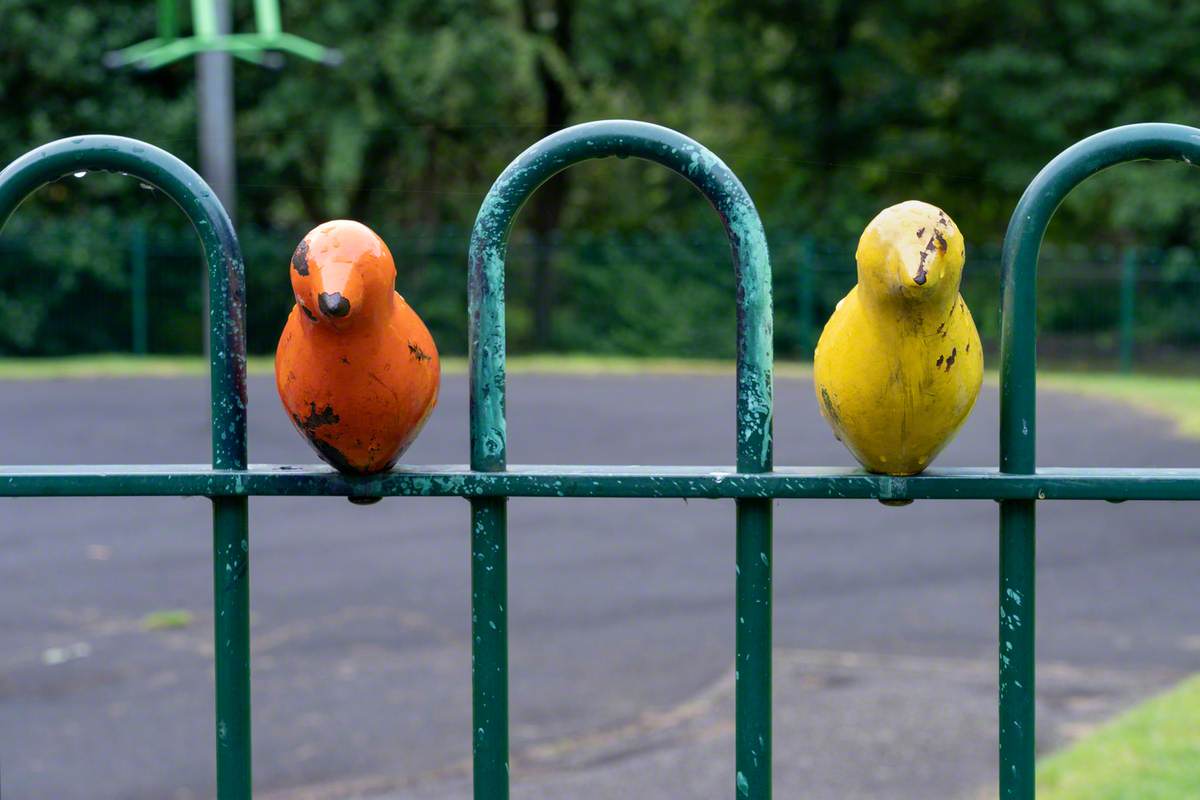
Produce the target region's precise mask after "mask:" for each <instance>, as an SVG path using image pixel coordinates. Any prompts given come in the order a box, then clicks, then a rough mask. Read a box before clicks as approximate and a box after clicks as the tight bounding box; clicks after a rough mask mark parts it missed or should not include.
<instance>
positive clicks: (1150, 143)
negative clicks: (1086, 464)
mask: <svg viewBox="0 0 1200 800" xmlns="http://www.w3.org/2000/svg"><path fill="white" fill-rule="evenodd" d="M1142 160H1158V161H1183V162H1186V163H1188V164H1200V129H1197V128H1192V127H1189V126H1187V125H1172V124H1168V123H1157V122H1150V123H1141V124H1137V125H1125V126H1122V127H1120V128H1112V129H1110V130H1107V131H1103V132H1101V133H1097V134H1095V135H1094V136H1089V137H1088V138H1086V139H1084V140H1082V141H1080V142H1078V143H1076V144H1074V145H1072V146H1071V147H1068V148H1067V149H1066V150H1064V151H1063V152H1062V153H1060V154H1059V155H1058V156H1057V157H1056V158H1055V159H1054V160H1053V161H1051V162H1050V163H1049V164H1047V165H1046V166H1045V167H1044V168H1043V169H1042V171H1041V172H1039V173H1038V174H1037V177H1035V178H1034V179H1033V180H1032V181H1031V182H1030V184H1029V186H1028V187H1026V189H1025V192H1024V194H1022V195H1021V199H1020V201H1019V202H1018V203H1017V206H1016V208H1015V209H1014V210H1013V215H1012V218H1011V219H1010V220H1009V223H1008V231H1007V232H1006V233H1005V236H1004V249H1003V253H1002V255H1001V265H1002V266H1001V269H1002V275H1003V293H1002V301H1001V303H1002V305H1001V308H1002V321H1001V332H1000V385H1001V388H1002V394H1001V398H1000V470H1001V471H1002V472H1016V473H1024V474H1029V473H1032V472H1033V471H1034V469H1035V466H1036V457H1035V440H1036V426H1035V417H1036V395H1035V380H1036V378H1035V372H1036V369H1037V331H1036V328H1037V262H1038V255H1039V253H1040V252H1041V247H1042V238H1043V237H1044V236H1045V234H1046V228H1047V226H1048V225H1049V224H1050V220H1051V218H1052V217H1053V216H1054V212H1055V211H1056V210H1057V209H1058V207H1059V205H1060V204H1061V203H1062V201H1063V199H1064V198H1065V197H1066V196H1067V195H1068V194H1070V193H1071V190H1072V189H1074V188H1075V187H1076V186H1078V185H1079V184H1080V183H1082V182H1083V181H1084V180H1086V179H1087V178H1088V177H1090V176H1092V175H1095V174H1096V173H1097V172H1101V171H1103V170H1106V169H1108V168H1109V167H1113V166H1116V165H1118V164H1123V163H1125V162H1127V161H1142Z"/></svg>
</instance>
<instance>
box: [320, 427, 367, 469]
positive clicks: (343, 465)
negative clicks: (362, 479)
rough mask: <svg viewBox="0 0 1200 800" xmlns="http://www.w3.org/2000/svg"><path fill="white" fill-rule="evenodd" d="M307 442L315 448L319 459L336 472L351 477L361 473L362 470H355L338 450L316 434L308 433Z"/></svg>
mask: <svg viewBox="0 0 1200 800" xmlns="http://www.w3.org/2000/svg"><path fill="white" fill-rule="evenodd" d="M308 440H309V441H310V442H312V446H313V447H315V448H316V449H317V452H318V453H320V454H321V458H323V459H325V463H327V464H329V465H330V466H331V467H333V468H334V469H336V470H337V471H338V472H346V473H349V474H351V475H356V474H359V473H361V472H362V470H360V469H358V468H356V467H355V466H354V465H352V464H351V463H350V462H349V461H347V460H346V457H345V456H344V455H342V451H341V450H338V449H337V448H336V447H334V446H333V445H332V444H330V443H329V442H327V441H325V440H324V439H322V438H320V437H319V436H317V435H316V434H313V433H309V434H308Z"/></svg>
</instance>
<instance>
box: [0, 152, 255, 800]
mask: <svg viewBox="0 0 1200 800" xmlns="http://www.w3.org/2000/svg"><path fill="white" fill-rule="evenodd" d="M92 171H105V172H119V173H123V174H126V175H129V176H131V177H134V178H137V179H138V180H140V181H142V182H144V183H147V184H149V185H151V186H153V187H155V188H157V189H158V190H159V191H161V192H162V193H163V194H165V195H166V196H167V197H169V198H171V199H172V200H173V201H174V202H175V204H176V205H178V206H179V207H180V208H181V209H182V210H183V213H184V214H185V215H187V218H188V220H190V221H191V223H192V226H193V227H194V228H195V229H196V233H197V234H198V235H199V237H200V243H201V245H202V246H203V248H204V257H205V260H206V261H207V262H208V276H209V281H208V283H209V317H208V326H209V332H210V337H209V350H210V353H209V368H210V376H211V377H210V390H209V391H210V397H209V403H210V405H211V408H212V462H213V467H214V469H215V470H233V471H239V472H240V471H244V470H245V469H246V468H247V463H246V335H245V324H246V323H245V320H246V291H245V267H244V265H243V263H242V253H241V249H240V247H239V246H238V241H237V234H236V233H235V232H234V229H233V223H232V222H231V221H230V219H229V215H228V214H227V213H226V212H225V208H224V206H222V205H221V202H220V200H218V199H217V197H216V195H215V194H213V192H212V190H211V189H210V188H209V187H208V185H207V184H206V183H205V182H204V181H203V179H201V177H200V176H199V175H197V174H196V172H195V171H194V170H193V169H192V168H191V167H189V166H188V165H187V164H185V163H183V162H182V161H180V160H179V159H178V158H176V157H175V156H173V155H171V154H170V153H168V152H166V151H165V150H160V149H159V148H157V147H154V146H153V145H149V144H146V143H145V142H140V141H138V140H136V139H127V138H124V137H121V136H77V137H73V138H70V139H60V140H58V141H56V142H51V143H49V144H47V145H43V146H42V147H39V148H37V149H36V150H32V151H30V152H29V153H26V154H25V155H24V156H22V157H21V158H18V159H17V160H16V161H14V162H13V163H12V164H9V165H8V167H6V168H5V169H4V171H3V172H0V227H2V226H3V224H4V222H6V221H7V220H8V218H9V217H10V216H11V215H12V213H13V211H15V210H16V208H17V206H18V205H20V204H21V202H22V201H23V200H24V199H25V198H26V197H28V196H29V195H30V194H31V193H33V192H35V191H36V190H37V189H39V188H40V187H42V186H44V185H45V184H47V183H49V182H51V181H55V180H58V179H60V178H63V177H66V176H67V175H80V174H81V173H87V172H92ZM212 505H213V565H212V566H213V620H214V623H213V643H214V650H215V653H216V658H215V671H216V752H217V759H216V760H217V796H218V797H219V798H220V800H249V798H250V796H251V793H252V786H253V781H252V777H251V756H250V594H249V586H250V580H249V551H250V543H249V515H248V506H247V500H246V498H245V497H215V496H214V497H213V498H212Z"/></svg>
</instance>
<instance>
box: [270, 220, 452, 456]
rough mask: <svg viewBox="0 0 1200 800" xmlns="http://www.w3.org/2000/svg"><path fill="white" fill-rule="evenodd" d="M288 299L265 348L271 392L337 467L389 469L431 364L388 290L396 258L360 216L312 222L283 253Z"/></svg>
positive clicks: (415, 413) (409, 429) (431, 400)
mask: <svg viewBox="0 0 1200 800" xmlns="http://www.w3.org/2000/svg"><path fill="white" fill-rule="evenodd" d="M291 276H292V289H293V290H294V292H295V295H296V306H295V308H293V309H292V313H291V314H290V315H289V316H288V321H287V325H286V326H285V327H284V329H283V335H282V336H281V337H280V339H279V349H278V350H277V351H276V353H275V383H276V385H277V386H278V388H279V399H280V400H282V401H283V407H284V409H285V410H286V411H287V413H288V416H289V417H291V420H292V422H293V423H294V424H295V425H296V430H298V431H300V433H301V434H303V435H304V438H306V439H308V441H309V443H310V444H311V445H312V446H313V449H314V450H316V451H317V455H319V456H320V457H321V459H322V460H324V461H325V462H326V463H328V464H330V465H331V466H333V467H334V468H336V469H337V470H339V471H341V472H345V473H350V474H354V475H366V474H370V473H374V472H382V471H383V470H386V469H389V468H390V467H391V466H392V465H393V464H395V463H396V460H397V459H398V458H400V455H401V454H402V453H403V452H404V451H405V450H406V449H408V446H409V445H411V444H412V443H413V440H414V439H416V438H417V434H418V433H420V432H421V428H422V426H424V424H425V420H427V419H428V418H429V414H430V412H431V411H433V407H434V404H435V403H437V396H438V385H439V383H440V381H441V366H440V363H439V361H438V352H437V347H436V346H435V345H434V343H433V337H432V336H430V335H429V330H428V329H427V328H426V327H425V323H423V322H422V321H421V318H420V317H418V316H417V313H416V312H415V311H413V309H412V307H411V306H409V304H408V303H406V302H405V301H404V298H403V297H401V296H400V294H399V293H398V292H397V291H396V289H395V284H396V265H395V262H394V261H392V254H391V253H390V252H389V251H388V248H387V245H386V244H384V243H383V239H381V238H379V236H377V235H376V234H375V232H374V231H372V230H371V229H370V228H368V227H367V226H366V225H363V224H361V223H358V222H352V221H349V220H334V221H332V222H326V223H325V224H323V225H318V226H317V227H316V228H314V229H313V230H312V231H310V232H309V234H308V235H307V236H305V237H304V239H303V240H302V241H301V242H300V245H299V246H298V247H297V248H296V252H295V253H294V254H293V255H292V266H291Z"/></svg>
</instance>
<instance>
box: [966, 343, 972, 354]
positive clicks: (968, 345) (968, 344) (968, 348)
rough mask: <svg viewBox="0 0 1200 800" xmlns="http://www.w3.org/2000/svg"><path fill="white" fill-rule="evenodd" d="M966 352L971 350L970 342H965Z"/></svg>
mask: <svg viewBox="0 0 1200 800" xmlns="http://www.w3.org/2000/svg"><path fill="white" fill-rule="evenodd" d="M967 352H968V353H969V352H971V343H970V342H967Z"/></svg>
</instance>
